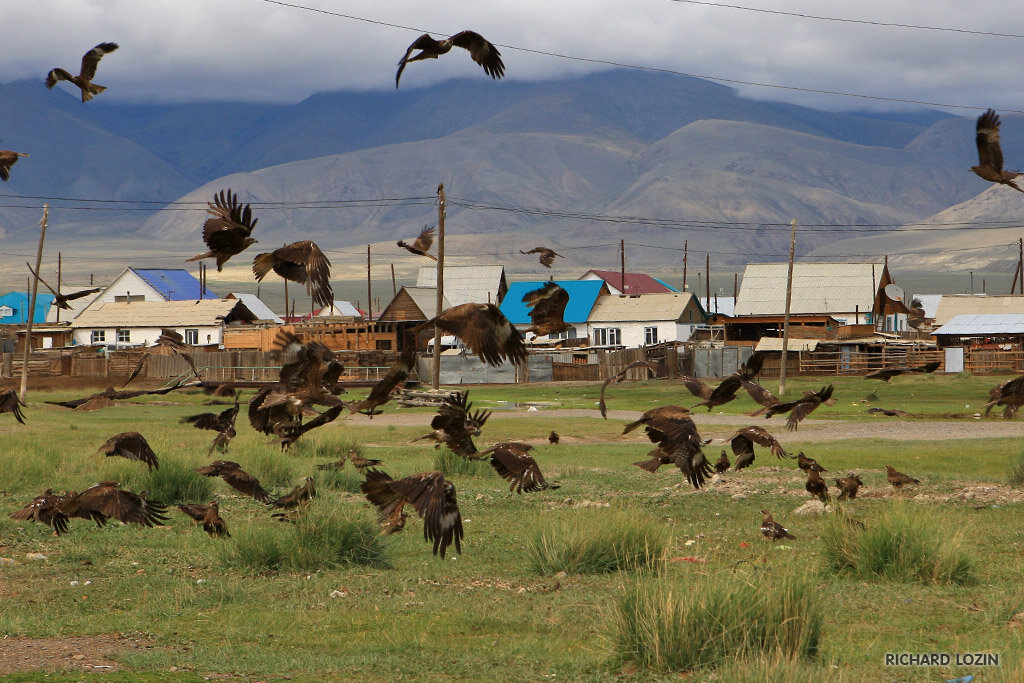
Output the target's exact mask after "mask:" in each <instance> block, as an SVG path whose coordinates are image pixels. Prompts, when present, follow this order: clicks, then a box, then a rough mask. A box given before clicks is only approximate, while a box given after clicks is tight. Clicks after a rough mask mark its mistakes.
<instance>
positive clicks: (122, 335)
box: [117, 330, 132, 344]
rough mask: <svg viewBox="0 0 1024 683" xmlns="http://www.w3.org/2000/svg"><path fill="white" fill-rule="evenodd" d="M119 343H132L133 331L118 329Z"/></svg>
mask: <svg viewBox="0 0 1024 683" xmlns="http://www.w3.org/2000/svg"><path fill="white" fill-rule="evenodd" d="M117 343H118V344H131V343H132V332H131V330H118V331H117Z"/></svg>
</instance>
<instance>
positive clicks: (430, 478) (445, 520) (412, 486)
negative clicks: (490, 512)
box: [360, 470, 463, 559]
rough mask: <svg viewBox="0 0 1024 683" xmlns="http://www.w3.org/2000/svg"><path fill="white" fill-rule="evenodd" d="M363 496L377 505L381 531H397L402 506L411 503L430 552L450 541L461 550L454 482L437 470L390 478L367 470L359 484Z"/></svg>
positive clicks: (401, 522) (440, 549)
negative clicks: (383, 529)
mask: <svg viewBox="0 0 1024 683" xmlns="http://www.w3.org/2000/svg"><path fill="white" fill-rule="evenodd" d="M360 489H361V490H362V492H363V493H364V494H365V495H366V499H367V500H369V501H370V502H371V503H373V504H374V505H376V506H377V508H378V519H379V520H380V521H381V524H382V525H384V527H385V533H394V532H395V531H400V530H401V529H402V527H404V526H405V517H404V513H403V512H402V508H403V507H404V506H405V505H406V504H409V505H412V506H413V508H415V510H416V512H418V513H419V515H420V517H422V518H423V537H424V538H425V539H426V540H427V541H431V542H433V546H434V554H435V555H437V554H439V553H440V555H441V559H444V555H445V551H446V550H447V549H448V546H450V545H451V544H452V543H454V544H455V552H457V553H462V543H461V541H462V537H463V533H462V515H461V514H460V513H459V505H458V502H457V500H456V498H455V486H454V485H453V484H452V483H451V482H448V481H445V479H444V475H442V474H441V473H440V472H423V473H421V474H413V475H411V476H408V477H405V478H404V479H398V480H393V479H392V478H391V477H390V476H389V475H388V474H387V473H386V472H382V471H381V470H368V471H367V472H366V481H365V482H363V484H362V485H361V486H360Z"/></svg>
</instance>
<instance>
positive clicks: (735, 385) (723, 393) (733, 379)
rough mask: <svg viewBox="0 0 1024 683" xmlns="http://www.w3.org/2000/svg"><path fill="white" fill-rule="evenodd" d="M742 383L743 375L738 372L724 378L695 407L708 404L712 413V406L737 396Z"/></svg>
mask: <svg viewBox="0 0 1024 683" xmlns="http://www.w3.org/2000/svg"><path fill="white" fill-rule="evenodd" d="M684 383H685V380H684ZM742 383H743V376H742V375H740V374H739V373H738V372H734V373H733V374H731V375H729V376H728V377H726V378H725V379H723V380H722V381H721V382H720V383H719V384H718V386H717V387H715V388H714V389H712V390H711V393H710V394H709V395H708V396H707V397H706V398H705V399H704V400H703V401H701V402H700V403H698V404H696V405H695V406H693V407H694V408H696V407H697V406H707V407H708V412H709V413H710V412H711V409H712V408H714V407H716V406H720V405H723V404H725V403H728V402H729V401H731V400H733V399H734V398H736V392H737V391H739V390H740V387H741V386H742Z"/></svg>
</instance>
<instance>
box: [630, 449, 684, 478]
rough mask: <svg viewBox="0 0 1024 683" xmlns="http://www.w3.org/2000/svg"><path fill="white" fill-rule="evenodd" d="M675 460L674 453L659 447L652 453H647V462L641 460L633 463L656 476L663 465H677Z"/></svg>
mask: <svg viewBox="0 0 1024 683" xmlns="http://www.w3.org/2000/svg"><path fill="white" fill-rule="evenodd" d="M675 461H676V460H675V458H674V457H673V455H672V453H669V452H667V451H666V450H665V449H663V448H662V447H661V446H658V447H657V448H655V449H654V450H652V451H649V452H648V453H647V460H640V461H638V462H635V463H633V466H634V467H639V468H640V469H642V470H643V471H644V472H650V473H651V474H654V473H655V472H657V471H658V469H659V468H660V467H661V466H662V465H672V464H675Z"/></svg>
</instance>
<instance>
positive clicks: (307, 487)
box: [270, 477, 316, 510]
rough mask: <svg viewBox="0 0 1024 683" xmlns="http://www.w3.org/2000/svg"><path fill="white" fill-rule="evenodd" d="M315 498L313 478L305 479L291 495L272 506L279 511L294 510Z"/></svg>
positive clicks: (277, 500)
mask: <svg viewBox="0 0 1024 683" xmlns="http://www.w3.org/2000/svg"><path fill="white" fill-rule="evenodd" d="M314 498H316V486H314V485H313V477H305V478H304V479H303V480H302V483H301V484H299V485H298V486H296V487H295V488H293V489H292V490H291V492H290V493H288V494H286V495H284V496H281V497H280V498H278V499H276V500H274V501H273V502H271V503H270V505H271V507H275V508H278V509H279V510H294V509H295V508H297V507H299V505H300V504H302V503H304V502H306V501H310V500H313V499H314Z"/></svg>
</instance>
